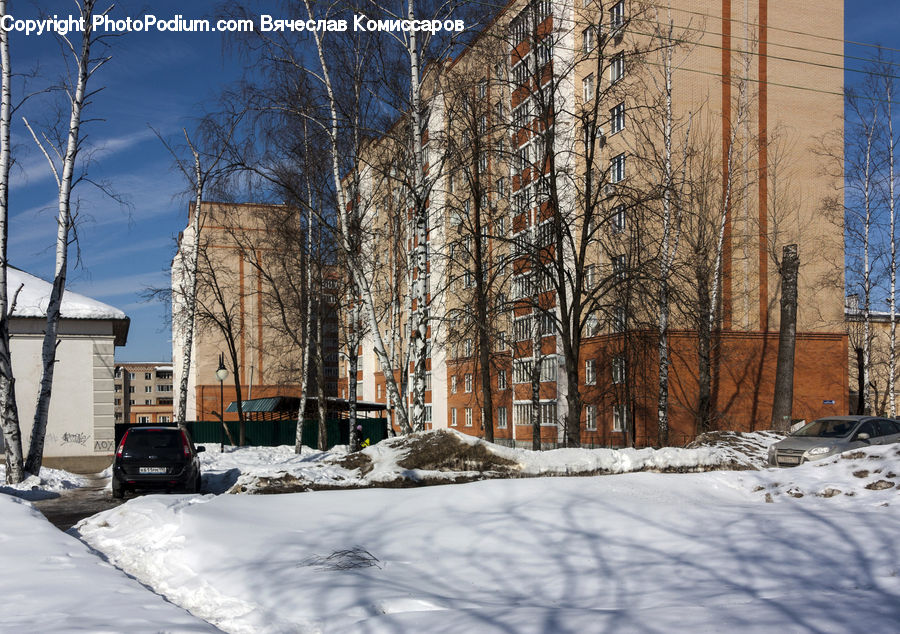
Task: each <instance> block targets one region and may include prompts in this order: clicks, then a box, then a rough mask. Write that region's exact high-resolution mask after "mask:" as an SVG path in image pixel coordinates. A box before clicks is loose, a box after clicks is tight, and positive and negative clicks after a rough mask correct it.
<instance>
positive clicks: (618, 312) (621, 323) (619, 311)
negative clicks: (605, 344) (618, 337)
mask: <svg viewBox="0 0 900 634" xmlns="http://www.w3.org/2000/svg"><path fill="white" fill-rule="evenodd" d="M613 332H625V307H624V306H616V307H615V308H613Z"/></svg>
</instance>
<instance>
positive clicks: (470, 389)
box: [466, 373, 472, 393]
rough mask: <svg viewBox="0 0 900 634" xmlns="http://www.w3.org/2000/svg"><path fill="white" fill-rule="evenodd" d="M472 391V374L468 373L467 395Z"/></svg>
mask: <svg viewBox="0 0 900 634" xmlns="http://www.w3.org/2000/svg"><path fill="white" fill-rule="evenodd" d="M471 391H472V374H471V373H466V393H469V392H471Z"/></svg>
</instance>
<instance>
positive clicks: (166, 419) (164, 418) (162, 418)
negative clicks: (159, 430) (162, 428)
mask: <svg viewBox="0 0 900 634" xmlns="http://www.w3.org/2000/svg"><path fill="white" fill-rule="evenodd" d="M159 422H160V423H170V422H172V418H171V417H170V416H160V417H159Z"/></svg>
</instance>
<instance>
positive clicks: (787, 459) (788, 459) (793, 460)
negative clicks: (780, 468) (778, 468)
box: [778, 456, 800, 464]
mask: <svg viewBox="0 0 900 634" xmlns="http://www.w3.org/2000/svg"><path fill="white" fill-rule="evenodd" d="M778 462H779V463H780V464H800V456H781V457H780V458H778Z"/></svg>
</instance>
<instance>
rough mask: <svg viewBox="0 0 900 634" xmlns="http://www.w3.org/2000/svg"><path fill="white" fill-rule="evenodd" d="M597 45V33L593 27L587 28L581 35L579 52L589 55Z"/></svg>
mask: <svg viewBox="0 0 900 634" xmlns="http://www.w3.org/2000/svg"><path fill="white" fill-rule="evenodd" d="M596 45H597V32H596V31H595V30H594V27H592V26H589V27H588V28H586V29H585V30H584V31H583V32H582V33H581V51H582V52H583V53H590V52H591V51H593V50H594V47H595V46H596Z"/></svg>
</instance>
